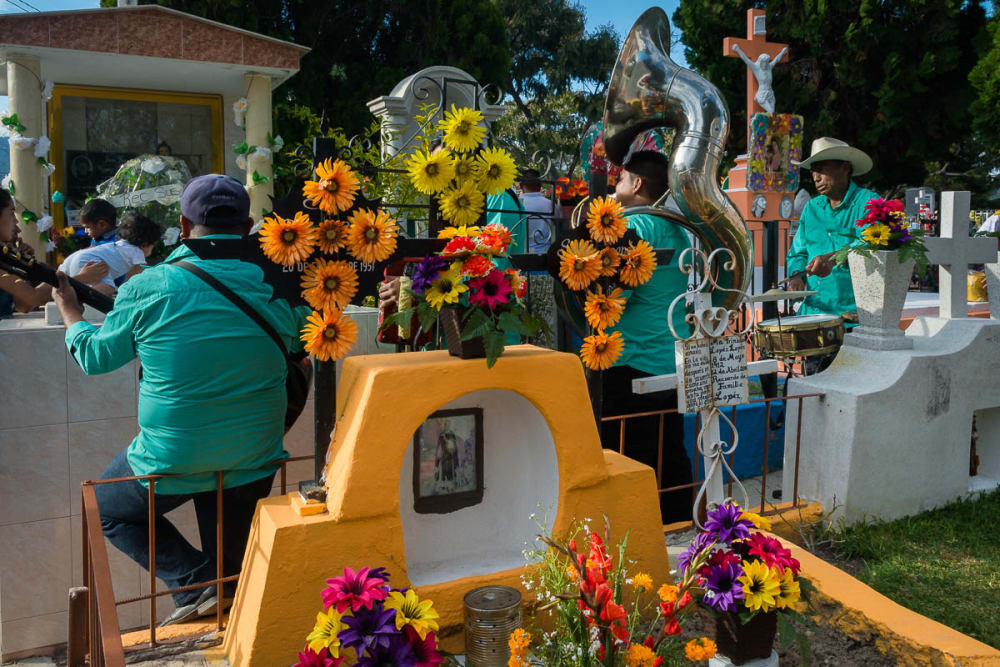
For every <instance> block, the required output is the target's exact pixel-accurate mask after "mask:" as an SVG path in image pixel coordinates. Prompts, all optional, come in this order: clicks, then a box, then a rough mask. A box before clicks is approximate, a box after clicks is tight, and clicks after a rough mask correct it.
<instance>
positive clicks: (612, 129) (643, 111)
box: [604, 7, 753, 308]
mask: <svg viewBox="0 0 1000 667" xmlns="http://www.w3.org/2000/svg"><path fill="white" fill-rule="evenodd" d="M657 127H672V128H674V132H675V134H674V143H673V147H672V148H671V150H670V171H669V174H668V182H669V184H670V189H669V190H668V192H667V193H666V194H665V195H664V196H663V197H662V198H661V199H660V201H658V202H656V203H655V204H654V205H653V206H646V207H638V208H632V209H629V211H630V212H636V211H637V212H641V213H649V214H652V215H657V216H660V217H663V218H666V219H667V220H669V221H671V222H674V223H676V224H679V225H681V226H682V227H684V228H685V229H687V230H689V231H690V232H691V233H692V234H694V235H695V236H696V237H697V238H698V240H699V241H700V243H701V245H702V246H703V249H704V250H705V251H706V253H707V254H711V252H712V251H713V250H715V249H717V248H720V247H725V248H728V249H729V250H730V251H732V253H733V255H734V261H732V262H728V263H724V265H723V266H721V267H719V268H718V269H717V270H718V273H717V275H715V276H713V277H714V278H715V280H716V282H717V284H718V285H719V286H720V287H723V288H727V289H735V290H741V291H746V290H747V289H749V287H750V280H751V277H752V275H753V244H752V241H751V239H750V234H749V232H748V230H747V226H746V223H745V222H744V220H743V217H742V216H741V215H740V214H739V212H738V211H737V210H736V207H735V206H733V204H732V202H731V201H729V198H728V197H726V195H725V194H724V193H723V192H722V189H721V188H720V187H719V179H718V171H719V163H720V161H721V160H722V156H723V153H724V148H725V143H726V136H727V135H728V134H729V107H728V106H727V105H726V100H725V98H724V97H723V96H722V93H721V92H719V89H718V88H716V87H715V86H714V85H712V83H710V82H709V81H708V80H707V79H705V78H704V77H702V76H701V75H699V74H697V73H695V72H693V71H691V70H689V69H685V68H683V67H681V66H680V65H678V64H677V63H675V62H674V61H673V60H671V59H670V23H669V22H668V20H667V15H666V13H664V11H663V10H662V9H660V8H659V7H652V8H650V9H647V10H646V11H645V12H643V14H642V15H641V16H640V17H639V18H638V19H637V20H636V22H635V25H633V26H632V30H630V31H629V34H628V37H626V38H625V42H624V44H623V45H622V50H621V53H619V54H618V61H617V62H616V63H615V67H614V70H613V71H612V73H611V82H610V84H609V87H608V96H607V101H606V103H605V107H604V149H605V152H606V154H607V157H608V159H609V160H611V161H612V162H614V163H615V164H618V165H621V164H623V163H624V162H625V161H626V157H627V156H628V152H629V149H630V147H631V145H632V142H633V141H634V140H635V138H636V137H637V136H638V135H639V134H640V133H642V132H644V131H646V130H649V129H653V128H657ZM741 298H742V296H741V295H739V294H737V293H736V292H715V293H714V295H713V300H714V301H716V302H717V303H716V305H722V306H724V307H727V308H733V307H735V306H736V305H737V304H738V303H739V301H740V299H741Z"/></svg>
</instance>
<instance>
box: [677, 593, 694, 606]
mask: <svg viewBox="0 0 1000 667" xmlns="http://www.w3.org/2000/svg"><path fill="white" fill-rule="evenodd" d="M689 604H691V594H690V593H689V592H687V591H684V595H682V596H681V599H680V600H678V601H677V608H678V609H683V608H684V607H686V606H688V605H689Z"/></svg>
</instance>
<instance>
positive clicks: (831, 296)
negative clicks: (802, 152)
mask: <svg viewBox="0 0 1000 667" xmlns="http://www.w3.org/2000/svg"><path fill="white" fill-rule="evenodd" d="M795 164H798V165H799V166H800V167H802V168H803V169H808V170H810V171H811V172H812V177H813V183H814V184H815V185H816V191H817V192H818V193H819V195H818V196H816V197H813V198H812V199H810V200H809V203H808V204H806V206H805V208H804V209H803V210H802V216H801V217H800V219H799V228H798V231H797V232H796V234H795V237H794V238H793V239H792V246H791V248H789V250H788V257H787V259H786V265H787V267H788V275H792V274H793V273H795V272H796V271H805V273H806V275H807V278H806V284H803V281H802V280H801V279H800V278H796V279H795V280H792V281H790V282H789V284H788V289H790V290H801V289H806V288H808V289H810V290H815V291H816V292H817V294H814V295H812V296H810V297H807V298H806V300H805V302H804V303H803V304H802V307H801V308H800V309H799V311H798V313H799V315H811V314H816V313H823V314H828V315H841V314H843V313H848V312H853V311H856V310H857V306H856V305H855V303H854V289H853V288H852V287H851V273H850V271H849V270H848V268H847V266H837V265H836V264H835V263H834V261H833V254H834V253H835V252H836V251H837V250H840V249H841V248H842V247H844V246H845V245H847V244H849V243H852V242H854V241H855V240H857V226H856V224H855V223H856V222H857V221H858V220H859V219H860V218H863V217H864V215H865V204H867V203H868V202H869V201H870V200H872V199H876V198H877V197H878V194H877V193H875V192H872V191H871V190H866V189H864V188H861V187H858V185H856V184H855V183H854V181H852V180H851V177H852V176H861V175H862V174H867V173H868V172H869V171H871V168H872V159H871V158H870V157H868V156H867V155H866V154H865V153H864V152H863V151H860V150H858V149H857V148H853V147H851V146H849V145H847V143H845V142H843V141H840V140H839V139H833V138H831V137H821V138H819V139H816V140H815V141H813V143H812V154H811V155H810V156H809V159H807V160H804V161H803V162H796V163H795Z"/></svg>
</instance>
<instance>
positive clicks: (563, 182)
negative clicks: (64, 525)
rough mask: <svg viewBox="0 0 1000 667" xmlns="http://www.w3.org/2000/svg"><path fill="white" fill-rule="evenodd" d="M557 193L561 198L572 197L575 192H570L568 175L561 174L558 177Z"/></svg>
mask: <svg viewBox="0 0 1000 667" xmlns="http://www.w3.org/2000/svg"><path fill="white" fill-rule="evenodd" d="M556 195H557V196H558V197H559V199H570V198H572V197H573V193H571V192H570V183H569V177H568V176H560V177H559V178H557V179H556Z"/></svg>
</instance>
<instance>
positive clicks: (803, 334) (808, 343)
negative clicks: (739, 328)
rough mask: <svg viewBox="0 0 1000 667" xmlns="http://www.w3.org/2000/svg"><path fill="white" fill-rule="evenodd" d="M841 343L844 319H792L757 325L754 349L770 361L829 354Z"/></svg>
mask: <svg viewBox="0 0 1000 667" xmlns="http://www.w3.org/2000/svg"><path fill="white" fill-rule="evenodd" d="M843 342H844V319H843V318H842V317H839V316H837V315H795V316H792V317H782V318H781V323H780V324H779V322H778V320H777V319H773V320H763V321H762V322H758V323H757V327H756V329H755V330H754V332H753V344H754V346H755V347H756V348H757V349H758V350H760V351H761V352H763V353H764V354H765V355H767V356H771V357H812V356H815V355H820V354H830V353H832V352H836V351H837V350H839V349H840V345H841V343H843Z"/></svg>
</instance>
